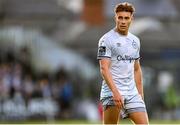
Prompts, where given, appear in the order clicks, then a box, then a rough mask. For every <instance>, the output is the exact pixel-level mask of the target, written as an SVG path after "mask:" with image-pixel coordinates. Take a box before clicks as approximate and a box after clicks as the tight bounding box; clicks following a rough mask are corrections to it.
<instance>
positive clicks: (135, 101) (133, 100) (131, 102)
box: [101, 94, 146, 118]
mask: <svg viewBox="0 0 180 125" xmlns="http://www.w3.org/2000/svg"><path fill="white" fill-rule="evenodd" d="M123 98H124V108H123V109H121V117H122V118H127V117H128V115H129V114H130V113H132V112H146V106H145V103H144V101H143V99H142V98H141V96H140V95H139V94H136V95H127V96H123ZM101 102H102V105H103V108H104V110H106V109H107V107H108V106H114V105H115V103H114V101H113V98H112V96H111V97H106V98H103V99H101Z"/></svg>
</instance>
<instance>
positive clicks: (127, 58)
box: [97, 29, 140, 99]
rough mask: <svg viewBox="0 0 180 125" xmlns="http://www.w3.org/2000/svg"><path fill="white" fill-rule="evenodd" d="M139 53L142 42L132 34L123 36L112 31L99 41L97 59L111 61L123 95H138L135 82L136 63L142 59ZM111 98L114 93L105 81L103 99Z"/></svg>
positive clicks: (114, 79)
mask: <svg viewBox="0 0 180 125" xmlns="http://www.w3.org/2000/svg"><path fill="white" fill-rule="evenodd" d="M139 51H140V41H139V39H138V38H137V37H136V36H135V35H133V34H131V33H130V32H128V35H127V36H123V35H121V34H119V33H118V32H116V31H115V29H112V30H111V31H109V32H107V33H106V34H105V35H104V36H102V37H101V39H100V40H99V44H98V54H97V59H103V58H109V59H110V60H111V67H110V72H111V74H112V78H113V81H114V83H115V85H116V87H117V88H118V90H119V91H120V93H121V94H122V95H133V94H136V93H138V91H137V88H136V84H135V80H134V62H135V60H137V59H139V57H140V56H139ZM109 96H112V92H111V90H110V89H109V87H108V85H107V84H106V82H105V80H103V82H102V88H101V99H102V98H104V97H109Z"/></svg>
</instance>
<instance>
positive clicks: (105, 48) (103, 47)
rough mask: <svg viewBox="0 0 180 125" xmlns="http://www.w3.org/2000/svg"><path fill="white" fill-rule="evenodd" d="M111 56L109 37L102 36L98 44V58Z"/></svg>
mask: <svg viewBox="0 0 180 125" xmlns="http://www.w3.org/2000/svg"><path fill="white" fill-rule="evenodd" d="M102 58H111V48H110V45H109V42H108V40H107V39H103V38H101V39H100V40H99V44H98V53H97V59H102Z"/></svg>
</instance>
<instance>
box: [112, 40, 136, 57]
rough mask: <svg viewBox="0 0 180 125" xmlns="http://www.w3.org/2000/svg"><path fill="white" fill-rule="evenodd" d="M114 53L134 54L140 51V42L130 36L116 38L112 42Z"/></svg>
mask: <svg viewBox="0 0 180 125" xmlns="http://www.w3.org/2000/svg"><path fill="white" fill-rule="evenodd" d="M111 49H112V53H113V55H133V54H135V53H137V52H138V43H137V42H136V41H135V40H133V39H129V38H119V39H115V40H114V41H113V44H112V48H111Z"/></svg>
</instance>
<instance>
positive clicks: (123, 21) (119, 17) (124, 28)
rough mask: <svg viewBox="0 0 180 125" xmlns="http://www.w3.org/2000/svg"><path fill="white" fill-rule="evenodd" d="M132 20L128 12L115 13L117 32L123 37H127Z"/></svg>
mask: <svg viewBox="0 0 180 125" xmlns="http://www.w3.org/2000/svg"><path fill="white" fill-rule="evenodd" d="M132 18H133V16H132V14H131V13H130V12H117V13H116V14H115V22H116V29H117V31H118V32H120V33H121V34H123V35H127V33H128V30H129V26H130V24H131V21H132Z"/></svg>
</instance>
